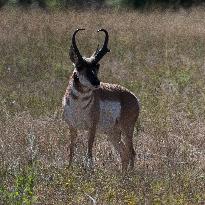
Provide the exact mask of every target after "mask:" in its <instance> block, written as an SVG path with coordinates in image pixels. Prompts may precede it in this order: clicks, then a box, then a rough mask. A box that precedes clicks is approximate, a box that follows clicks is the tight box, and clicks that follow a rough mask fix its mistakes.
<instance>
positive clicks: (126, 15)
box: [0, 8, 205, 205]
mask: <svg viewBox="0 0 205 205" xmlns="http://www.w3.org/2000/svg"><path fill="white" fill-rule="evenodd" d="M204 18H205V14H204V12H203V11H201V10H200V9H198V10H192V11H189V12H185V11H179V12H177V13H172V12H166V13H159V12H154V13H146V14H145V13H137V12H133V11H129V12H125V11H114V10H100V11H66V12H63V11H52V12H44V11H40V10H29V11H24V10H18V9H17V10H11V9H8V8H6V9H4V10H1V12H0V19H1V21H0V55H1V58H0V107H1V108H0V115H1V119H0V146H1V148H0V199H1V201H0V204H49V205H50V204H129V205H131V204H190V205H191V204H204V203H205V194H204V193H205V189H204V187H205V175H204V171H205V152H204V150H205V138H204V133H205V120H204V117H205V106H204V105H205V94H204V93H205V80H204V75H205V65H204V56H205V37H204V36H205V25H204V20H203V19H204ZM78 27H84V28H87V30H86V32H84V33H81V34H80V35H79V43H78V44H79V46H80V47H81V51H82V52H83V53H85V54H86V55H89V54H91V53H92V52H93V50H94V49H95V48H96V45H97V44H98V42H99V41H100V42H101V41H102V39H103V37H102V36H101V35H100V36H98V35H97V34H96V32H94V31H96V30H97V29H98V28H101V27H104V28H106V29H108V31H109V33H110V48H111V53H110V54H109V55H107V57H105V58H104V60H102V63H101V64H102V65H101V74H100V75H101V79H102V80H103V81H106V82H114V83H120V84H121V85H124V86H126V87H127V88H129V89H130V90H132V91H133V92H134V93H136V95H138V96H139V98H140V101H141V115H140V123H139V125H138V126H136V132H135V137H134V143H135V149H136V152H137V157H136V167H135V170H134V171H133V172H132V173H128V175H127V176H121V174H120V173H119V168H118V165H119V163H118V155H117V154H116V153H115V151H114V150H113V148H112V146H111V145H110V143H109V142H107V140H106V139H105V136H97V141H96V143H95V150H94V152H95V154H94V156H95V170H94V172H86V171H85V170H84V168H83V158H84V156H85V147H86V133H80V137H79V139H78V142H77V148H76V153H77V155H76V158H75V165H74V167H73V169H72V170H70V169H67V165H68V154H69V153H68V150H67V147H68V145H69V133H68V130H67V126H66V124H65V123H64V122H62V121H61V99H62V96H63V94H64V91H65V89H66V84H67V79H68V76H69V74H70V73H71V72H72V66H71V62H70V61H69V59H68V47H69V45H70V36H71V34H72V32H73V31H74V30H75V29H76V28H78ZM95 200H96V203H95Z"/></svg>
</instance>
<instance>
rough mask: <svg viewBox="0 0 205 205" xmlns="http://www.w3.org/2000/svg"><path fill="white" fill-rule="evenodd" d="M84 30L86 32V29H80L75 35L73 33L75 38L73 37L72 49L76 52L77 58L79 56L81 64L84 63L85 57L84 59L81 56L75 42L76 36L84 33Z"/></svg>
mask: <svg viewBox="0 0 205 205" xmlns="http://www.w3.org/2000/svg"><path fill="white" fill-rule="evenodd" d="M82 30H85V29H84V28H79V29H77V30H76V31H75V32H74V33H73V37H72V45H71V46H72V48H73V50H74V52H75V54H76V56H77V58H78V61H79V62H83V57H82V55H81V54H80V51H79V50H78V47H77V45H76V40H75V36H76V34H77V33H78V31H82Z"/></svg>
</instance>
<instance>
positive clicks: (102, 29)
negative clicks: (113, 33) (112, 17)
mask: <svg viewBox="0 0 205 205" xmlns="http://www.w3.org/2000/svg"><path fill="white" fill-rule="evenodd" d="M100 31H106V30H105V29H104V28H101V29H98V30H97V32H100Z"/></svg>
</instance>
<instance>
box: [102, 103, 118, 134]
mask: <svg viewBox="0 0 205 205" xmlns="http://www.w3.org/2000/svg"><path fill="white" fill-rule="evenodd" d="M120 113H121V104H120V102H117V101H108V100H105V101H100V121H99V124H100V125H99V128H100V127H102V128H103V129H105V130H107V129H112V128H113V126H114V125H115V123H116V120H118V119H119V118H120Z"/></svg>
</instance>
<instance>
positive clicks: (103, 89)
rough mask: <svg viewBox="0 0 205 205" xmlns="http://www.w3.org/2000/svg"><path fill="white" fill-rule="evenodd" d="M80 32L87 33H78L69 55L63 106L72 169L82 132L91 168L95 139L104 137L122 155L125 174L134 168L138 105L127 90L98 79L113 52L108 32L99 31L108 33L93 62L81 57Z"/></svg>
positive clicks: (73, 37)
mask: <svg viewBox="0 0 205 205" xmlns="http://www.w3.org/2000/svg"><path fill="white" fill-rule="evenodd" d="M80 30H85V29H77V30H76V31H75V32H74V33H73V36H72V44H71V48H70V52H69V55H70V59H71V61H72V62H73V64H74V71H73V74H72V76H71V78H70V80H69V84H68V87H67V89H66V92H65V95H64V97H63V102H62V104H63V119H64V120H65V121H66V122H67V123H68V126H69V129H70V137H71V142H70V158H69V165H71V163H72V160H73V156H74V146H75V139H76V138H77V130H78V129H81V130H82V129H83V130H87V131H88V149H87V160H89V161H88V162H90V165H92V147H93V143H94V139H95V135H96V133H103V134H106V135H108V139H109V141H111V142H112V144H113V146H114V148H115V149H116V150H117V152H118V153H119V155H120V158H121V163H122V171H126V170H127V168H128V165H130V167H131V168H133V167H134V158H135V151H134V148H133V132H134V126H135V122H136V120H137V118H138V115H139V102H138V99H137V97H136V96H135V95H134V94H133V93H132V92H130V91H129V90H127V89H126V88H123V87H121V86H120V85H116V84H109V83H102V82H100V80H99V79H98V70H99V67H100V64H99V63H98V62H99V61H100V60H101V59H102V58H103V56H104V55H105V54H106V53H107V52H109V51H110V50H109V49H108V47H107V45H108V40H109V35H108V32H107V31H106V30H105V29H100V30H98V32H99V31H102V32H104V33H105V40H104V44H103V46H102V48H101V49H100V50H99V49H98V48H97V50H96V51H95V52H94V54H93V55H92V56H91V57H90V58H86V57H82V55H81V54H80V52H79V50H78V48H77V45H76V40H75V36H76V34H77V32H79V31H80ZM121 134H122V135H123V136H124V138H123V140H122V139H121Z"/></svg>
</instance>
